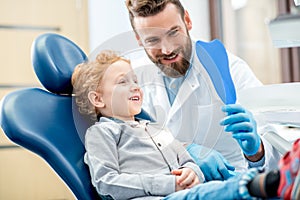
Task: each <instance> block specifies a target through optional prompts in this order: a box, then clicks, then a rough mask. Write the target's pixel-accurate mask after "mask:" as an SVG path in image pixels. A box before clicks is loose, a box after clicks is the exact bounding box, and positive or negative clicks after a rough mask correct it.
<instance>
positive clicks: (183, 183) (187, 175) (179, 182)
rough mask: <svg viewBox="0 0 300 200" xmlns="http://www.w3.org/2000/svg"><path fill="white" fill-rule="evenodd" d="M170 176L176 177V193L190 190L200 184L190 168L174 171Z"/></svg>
mask: <svg viewBox="0 0 300 200" xmlns="http://www.w3.org/2000/svg"><path fill="white" fill-rule="evenodd" d="M171 174H173V175H175V176H176V191H179V190H184V189H187V188H191V187H193V186H195V185H197V184H199V183H200V181H199V178H198V176H197V174H196V173H195V172H194V171H193V170H192V169H190V168H181V169H175V170H172V172H171Z"/></svg>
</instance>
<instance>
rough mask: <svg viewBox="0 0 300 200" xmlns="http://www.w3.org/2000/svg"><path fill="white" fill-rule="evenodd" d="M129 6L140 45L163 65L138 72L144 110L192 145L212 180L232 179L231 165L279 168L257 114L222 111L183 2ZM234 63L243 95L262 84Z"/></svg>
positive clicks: (144, 1) (142, 0) (130, 1)
mask: <svg viewBox="0 0 300 200" xmlns="http://www.w3.org/2000/svg"><path fill="white" fill-rule="evenodd" d="M126 5H127V8H128V11H129V16H130V22H131V25H132V27H133V29H134V32H135V34H136V38H137V40H138V43H139V45H141V46H143V47H144V49H145V52H146V53H147V55H148V57H149V58H150V60H151V61H152V62H153V63H154V64H155V65H156V66H157V67H155V68H154V67H151V66H149V65H147V66H146V65H143V66H139V67H138V68H136V69H137V70H136V73H137V74H138V78H139V82H140V84H141V85H142V86H143V90H144V93H145V99H146V101H144V104H143V109H144V110H145V111H146V112H148V113H149V114H150V115H151V116H152V118H154V120H156V121H158V122H160V123H163V124H165V125H166V126H167V127H168V128H169V129H171V132H172V133H173V134H174V136H175V137H176V138H177V139H179V140H181V141H182V142H185V143H186V144H187V145H188V146H187V149H188V150H189V152H190V154H191V155H192V156H193V157H194V158H195V160H196V162H197V163H198V164H199V165H200V168H201V170H202V171H203V173H204V174H205V178H206V180H212V179H221V180H224V179H227V178H229V177H230V176H231V175H232V174H233V173H231V171H232V170H233V169H234V168H233V167H232V166H231V165H230V164H232V165H233V166H234V167H235V170H236V171H238V172H239V171H244V170H245V169H247V167H258V166H262V167H265V168H266V169H270V168H272V166H276V164H277V162H278V159H279V154H278V152H277V151H276V150H275V149H273V147H272V146H271V145H270V144H269V143H268V142H267V141H265V140H264V139H263V138H260V136H259V135H261V134H263V133H264V131H266V126H258V127H257V125H256V121H255V120H254V118H253V117H252V115H251V113H249V112H248V111H247V110H245V109H244V108H242V107H241V106H239V105H237V104H232V105H227V106H224V107H223V109H222V110H221V107H222V106H223V105H224V103H223V102H222V101H221V99H220V97H219V96H218V94H217V92H216V89H215V88H214V85H213V83H212V80H211V78H210V76H209V75H208V73H207V72H206V70H205V69H204V67H203V66H202V64H201V63H200V61H199V59H198V58H197V55H196V53H195V42H193V41H192V40H191V38H190V36H189V31H190V30H191V29H192V21H191V19H190V16H189V14H188V12H187V11H186V10H185V9H184V8H183V6H182V5H181V3H180V1H179V0H127V1H126ZM228 59H229V68H230V73H231V76H232V79H233V82H234V85H235V88H236V91H237V93H238V92H239V91H241V90H243V89H245V88H248V87H254V86H259V85H261V82H260V81H258V80H257V78H256V77H255V76H254V74H253V72H252V71H251V70H250V68H249V67H248V65H247V64H246V63H245V62H244V61H243V60H241V59H239V58H237V57H236V56H234V55H232V54H230V53H228ZM157 68H158V69H159V70H157ZM237 96H238V95H237ZM225 113H226V114H227V115H228V116H227V117H225V116H226V115H225ZM220 122H221V123H220ZM223 126H225V131H226V132H225V131H224V127H223ZM228 132H231V133H232V136H231V135H230V133H228ZM192 143H193V144H192ZM195 143H196V144H200V145H203V146H206V147H208V148H204V147H200V146H199V145H196V144H195ZM212 148H213V149H214V150H216V151H212V150H209V149H212ZM218 152H220V153H221V154H222V155H223V156H224V157H225V158H226V159H227V160H228V161H229V162H230V164H229V163H227V161H226V160H225V159H224V158H223V156H221V155H220V154H219V153H218Z"/></svg>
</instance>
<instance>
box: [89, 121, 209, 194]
mask: <svg viewBox="0 0 300 200" xmlns="http://www.w3.org/2000/svg"><path fill="white" fill-rule="evenodd" d="M168 135H169V137H168ZM85 148H86V154H85V156H84V161H85V163H86V164H87V165H88V166H89V169H90V173H91V180H92V184H93V185H94V187H96V189H97V192H98V193H99V194H100V195H102V196H111V197H112V198H114V199H132V198H135V197H145V196H152V197H153V199H155V198H157V196H161V197H162V196H166V195H168V194H171V193H173V192H175V181H176V180H175V176H173V175H172V174H171V173H170V169H178V168H181V167H189V168H191V169H193V170H194V171H195V173H196V174H197V175H198V177H199V180H200V181H201V182H203V181H204V176H203V174H202V172H201V171H200V168H199V167H198V166H197V165H196V164H195V162H194V161H193V160H192V158H191V157H190V155H189V154H188V153H187V151H186V150H185V149H184V147H183V145H182V144H181V143H180V142H179V141H177V140H174V139H173V136H172V134H171V133H170V132H169V131H167V130H166V129H163V128H162V127H161V126H160V125H158V124H156V123H151V122H149V121H127V122H123V121H121V120H118V119H115V118H110V119H109V118H106V117H101V118H100V121H99V122H97V123H96V124H95V125H93V126H91V127H90V128H89V129H88V130H87V132H86V136H85ZM155 196H156V197H155Z"/></svg>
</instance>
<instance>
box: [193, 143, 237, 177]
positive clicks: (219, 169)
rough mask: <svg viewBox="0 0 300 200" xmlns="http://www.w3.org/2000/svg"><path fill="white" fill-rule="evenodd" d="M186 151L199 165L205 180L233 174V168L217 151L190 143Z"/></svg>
mask: <svg viewBox="0 0 300 200" xmlns="http://www.w3.org/2000/svg"><path fill="white" fill-rule="evenodd" d="M187 151H188V152H189V153H190V155H191V157H192V158H193V159H194V160H195V162H196V164H197V165H198V166H199V167H200V169H201V171H202V172H203V174H204V176H205V180H206V181H211V180H227V179H228V178H230V177H232V176H234V175H235V172H234V170H235V168H234V167H233V166H232V165H230V164H229V162H228V161H227V160H226V159H225V158H224V157H223V156H222V155H221V154H220V153H219V152H217V151H215V150H213V149H209V148H206V147H203V146H201V145H198V144H190V145H189V146H188V147H187Z"/></svg>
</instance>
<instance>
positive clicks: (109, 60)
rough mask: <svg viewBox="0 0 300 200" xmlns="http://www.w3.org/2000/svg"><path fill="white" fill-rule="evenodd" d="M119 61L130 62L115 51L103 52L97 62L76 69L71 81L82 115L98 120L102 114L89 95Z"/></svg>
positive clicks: (82, 64) (90, 62) (89, 62)
mask: <svg viewBox="0 0 300 200" xmlns="http://www.w3.org/2000/svg"><path fill="white" fill-rule="evenodd" d="M119 60H124V61H126V62H129V60H127V59H125V58H123V57H121V56H119V55H118V54H117V53H116V52H114V51H110V50H103V51H101V52H100V53H99V54H98V55H97V57H96V60H95V61H88V62H84V63H81V64H78V65H77V66H76V67H75V69H74V72H73V74H72V80H71V81H72V85H73V94H74V95H75V102H76V104H77V106H78V109H79V112H80V113H81V114H85V115H89V116H90V117H91V119H92V120H96V119H97V116H98V115H99V114H100V112H99V111H98V110H97V109H96V108H95V107H94V106H93V104H92V103H91V102H90V101H89V99H88V93H89V92H90V91H97V88H99V85H100V83H101V81H102V78H103V75H104V73H105V71H106V70H107V68H108V67H109V66H110V65H111V64H113V63H114V62H116V61H119ZM97 92H101V91H97Z"/></svg>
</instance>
